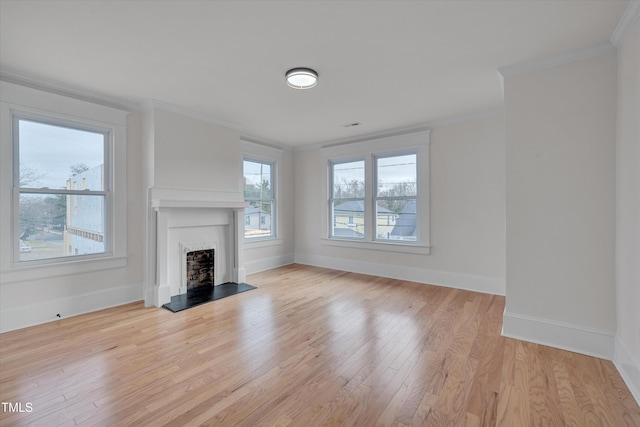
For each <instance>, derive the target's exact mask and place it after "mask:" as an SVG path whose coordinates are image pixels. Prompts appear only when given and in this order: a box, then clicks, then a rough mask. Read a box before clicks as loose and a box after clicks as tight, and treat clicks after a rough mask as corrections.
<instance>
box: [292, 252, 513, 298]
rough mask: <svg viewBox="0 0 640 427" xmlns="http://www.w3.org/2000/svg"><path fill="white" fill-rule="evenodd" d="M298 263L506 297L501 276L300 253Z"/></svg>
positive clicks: (503, 280)
mask: <svg viewBox="0 0 640 427" xmlns="http://www.w3.org/2000/svg"><path fill="white" fill-rule="evenodd" d="M295 262H296V263H298V264H307V265H313V266H316V267H324V268H332V269H335V270H343V271H350V272H353V273H362V274H371V275H374V276H380V277H388V278H391V279H398V280H408V281H411V282H418V283H426V284H430V285H438V286H445V287H447V288H456V289H463V290H467V291H474V292H482V293H485V294H493V295H504V294H505V287H506V285H505V279H503V278H499V277H487V276H477V275H472V274H462V273H451V272H448V271H437V270H428V269H425V268H417V267H403V266H399V265H392V264H378V263H372V262H366V261H354V260H352V259H343V258H335V257H327V256H319V255H310V254H300V253H296V255H295Z"/></svg>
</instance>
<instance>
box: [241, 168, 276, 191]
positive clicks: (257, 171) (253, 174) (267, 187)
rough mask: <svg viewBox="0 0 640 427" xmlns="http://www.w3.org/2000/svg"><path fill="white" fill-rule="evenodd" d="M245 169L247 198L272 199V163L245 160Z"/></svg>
mask: <svg viewBox="0 0 640 427" xmlns="http://www.w3.org/2000/svg"><path fill="white" fill-rule="evenodd" d="M243 170H244V197H245V199H263V200H264V199H267V200H269V199H272V195H271V194H272V184H271V164H269V163H260V162H252V161H249V160H245V161H244V163H243Z"/></svg>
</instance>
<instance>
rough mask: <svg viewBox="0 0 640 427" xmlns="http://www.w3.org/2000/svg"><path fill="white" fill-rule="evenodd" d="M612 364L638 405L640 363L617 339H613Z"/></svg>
mask: <svg viewBox="0 0 640 427" xmlns="http://www.w3.org/2000/svg"><path fill="white" fill-rule="evenodd" d="M613 363H614V364H615V365H616V368H618V372H620V376H621V377H622V379H623V380H624V382H625V383H626V384H627V387H629V391H631V394H632V395H633V397H634V398H635V399H636V402H638V405H640V362H639V361H638V359H637V355H636V357H633V355H632V353H631V352H629V351H628V350H627V348H626V346H625V345H624V344H623V343H622V342H621V341H620V340H619V339H618V337H617V336H616V339H615V351H614V357H613Z"/></svg>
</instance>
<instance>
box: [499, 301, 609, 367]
mask: <svg viewBox="0 0 640 427" xmlns="http://www.w3.org/2000/svg"><path fill="white" fill-rule="evenodd" d="M502 335H503V336H505V337H509V338H515V339H519V340H523V341H529V342H533V343H536V344H542V345H547V346H550V347H556V348H560V349H562V350H568V351H573V352H575V353H582V354H586V355H588V356H594V357H599V358H601V359H607V360H612V359H613V348H614V346H613V341H614V339H613V338H614V337H613V334H612V333H608V332H605V331H597V330H594V329H589V328H585V327H582V326H578V325H573V324H569V323H563V322H558V321H553V320H548V319H542V318H538V317H534V316H527V315H523V314H518V313H510V312H508V311H506V310H505V312H504V316H503V318H502Z"/></svg>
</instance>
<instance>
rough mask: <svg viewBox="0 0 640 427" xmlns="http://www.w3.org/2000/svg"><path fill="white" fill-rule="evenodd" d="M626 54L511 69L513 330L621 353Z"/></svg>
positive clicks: (507, 329)
mask: <svg viewBox="0 0 640 427" xmlns="http://www.w3.org/2000/svg"><path fill="white" fill-rule="evenodd" d="M616 90H617V89H616V55H615V51H614V50H613V49H611V53H609V54H604V55H600V56H597V57H594V58H590V59H585V60H581V61H577V62H573V63H569V64H565V65H560V66H555V67H549V68H545V69H542V70H535V71H531V72H530V73H525V74H521V75H513V76H507V77H505V80H504V92H505V110H506V116H505V117H506V165H507V166H506V206H507V217H506V218H507V222H506V224H507V248H506V249H507V268H506V279H507V282H506V285H507V294H506V297H507V298H506V310H505V316H504V328H503V333H504V334H505V335H507V336H512V337H516V338H521V339H525V340H529V341H534V342H539V343H543V344H549V345H553V346H555V347H560V348H566V349H569V350H574V351H578V352H582V353H586V354H593V355H596V356H601V357H606V358H611V357H612V351H613V333H614V331H615V324H616V307H615V284H614V249H615V240H614V239H615V175H616V172H615V138H616V136H615V135H616Z"/></svg>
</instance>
